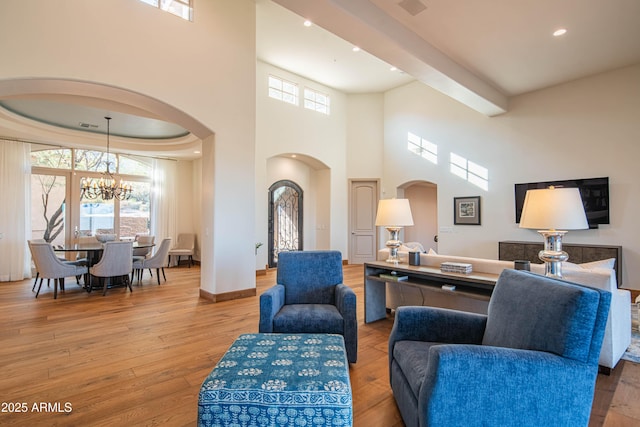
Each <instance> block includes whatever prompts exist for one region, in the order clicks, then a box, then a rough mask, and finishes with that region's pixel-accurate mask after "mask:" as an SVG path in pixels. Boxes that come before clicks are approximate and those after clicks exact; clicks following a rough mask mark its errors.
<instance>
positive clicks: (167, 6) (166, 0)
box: [140, 0, 193, 21]
mask: <svg viewBox="0 0 640 427" xmlns="http://www.w3.org/2000/svg"><path fill="white" fill-rule="evenodd" d="M140 1H142V2H143V3H146V4H149V5H151V6H155V7H157V8H159V9H161V10H164V11H165V12H169V13H171V14H172V15H176V16H179V17H180V18H182V19H185V20H187V21H193V0H140Z"/></svg>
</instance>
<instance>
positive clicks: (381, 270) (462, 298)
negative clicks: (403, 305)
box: [364, 261, 498, 323]
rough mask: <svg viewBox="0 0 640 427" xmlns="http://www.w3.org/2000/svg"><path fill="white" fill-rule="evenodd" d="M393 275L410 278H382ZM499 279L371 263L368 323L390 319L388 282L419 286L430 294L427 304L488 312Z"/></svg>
mask: <svg viewBox="0 0 640 427" xmlns="http://www.w3.org/2000/svg"><path fill="white" fill-rule="evenodd" d="M392 272H396V273H397V274H398V275H399V276H408V278H407V280H403V281H400V282H394V281H393V280H390V279H388V278H384V277H380V275H381V274H391V273H392ZM497 280H498V276H497V275H495V274H487V273H470V274H459V273H444V272H442V271H440V269H439V268H433V267H424V266H413V265H408V264H393V263H388V262H385V261H375V262H368V263H365V264H364V321H365V323H370V322H374V321H376V320H379V319H383V318H385V317H386V314H387V310H386V292H385V290H386V283H392V282H393V283H401V284H402V285H406V286H415V287H419V288H420V290H421V291H423V292H425V293H426V294H427V295H428V297H427V299H428V301H425V304H426V305H430V306H436V307H443V308H453V309H458V310H465V311H476V312H484V313H486V307H487V306H488V304H489V298H490V297H491V293H492V292H493V288H494V286H495V284H496V281H497ZM443 285H453V286H455V290H446V289H444V288H443Z"/></svg>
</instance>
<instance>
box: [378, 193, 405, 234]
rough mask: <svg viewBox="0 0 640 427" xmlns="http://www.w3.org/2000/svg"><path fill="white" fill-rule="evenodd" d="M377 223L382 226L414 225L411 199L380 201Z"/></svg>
mask: <svg viewBox="0 0 640 427" xmlns="http://www.w3.org/2000/svg"><path fill="white" fill-rule="evenodd" d="M376 225H377V226H380V227H406V226H409V225H413V217H412V216H411V207H410V206H409V199H385V200H380V201H379V202H378V214H377V215H376Z"/></svg>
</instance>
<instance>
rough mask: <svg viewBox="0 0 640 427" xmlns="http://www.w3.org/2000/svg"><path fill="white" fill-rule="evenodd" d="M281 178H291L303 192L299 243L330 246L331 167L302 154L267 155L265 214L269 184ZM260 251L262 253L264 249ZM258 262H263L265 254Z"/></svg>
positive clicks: (314, 246) (324, 247)
mask: <svg viewBox="0 0 640 427" xmlns="http://www.w3.org/2000/svg"><path fill="white" fill-rule="evenodd" d="M282 180H290V181H293V182H295V183H296V184H297V185H299V186H300V188H301V189H302V191H303V192H304V206H303V218H304V220H303V242H302V247H303V248H304V249H305V250H313V249H330V245H331V215H330V214H331V209H330V206H331V170H330V169H329V167H328V166H327V165H325V164H324V163H323V162H321V161H319V160H317V159H315V158H313V157H310V156H306V155H303V154H291V153H288V154H281V155H277V156H273V157H270V158H269V159H267V171H266V188H265V189H264V194H265V197H264V204H263V207H262V208H261V209H262V210H263V211H264V215H265V217H266V214H267V212H268V209H269V203H268V190H269V187H270V186H271V185H272V184H274V183H276V182H278V181H282ZM260 234H261V235H264V236H267V230H266V229H265V230H262V231H260ZM265 246H266V245H265ZM260 253H261V254H266V253H267V251H261V252H260ZM261 262H262V261H261ZM262 265H266V257H265V259H264V262H262Z"/></svg>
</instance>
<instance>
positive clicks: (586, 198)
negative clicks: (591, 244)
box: [515, 177, 609, 228]
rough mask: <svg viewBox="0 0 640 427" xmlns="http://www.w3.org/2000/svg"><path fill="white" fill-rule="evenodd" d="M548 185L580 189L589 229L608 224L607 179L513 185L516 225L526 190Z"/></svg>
mask: <svg viewBox="0 0 640 427" xmlns="http://www.w3.org/2000/svg"><path fill="white" fill-rule="evenodd" d="M550 185H553V186H555V187H566V188H575V187H577V188H578V189H580V196H581V197H582V203H583V204H584V211H585V213H586V214H587V222H588V223H589V228H598V225H600V224H609V177H606V178H585V179H568V180H563V181H545V182H530V183H526V184H515V192H516V223H519V222H520V216H521V215H522V206H523V205H524V198H525V196H526V194H527V190H532V189H536V188H547V187H549V186H550Z"/></svg>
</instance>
